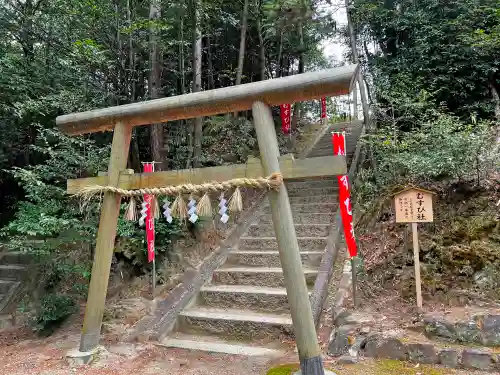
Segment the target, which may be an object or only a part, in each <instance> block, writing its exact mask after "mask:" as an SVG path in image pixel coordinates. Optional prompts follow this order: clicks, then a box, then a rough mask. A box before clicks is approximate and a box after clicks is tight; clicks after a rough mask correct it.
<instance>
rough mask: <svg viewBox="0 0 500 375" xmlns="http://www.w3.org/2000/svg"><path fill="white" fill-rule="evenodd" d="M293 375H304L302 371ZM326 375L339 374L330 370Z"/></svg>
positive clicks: (326, 371)
mask: <svg viewBox="0 0 500 375" xmlns="http://www.w3.org/2000/svg"><path fill="white" fill-rule="evenodd" d="M293 375H302V371H300V370H299V371H297V372H294V373H293ZM325 375H337V373H336V372H333V371H330V370H325Z"/></svg>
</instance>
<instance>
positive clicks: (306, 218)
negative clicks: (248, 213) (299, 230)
mask: <svg viewBox="0 0 500 375" xmlns="http://www.w3.org/2000/svg"><path fill="white" fill-rule="evenodd" d="M335 215H336V214H335V213H319V214H318V213H295V214H294V215H293V221H294V223H295V224H296V225H297V224H329V223H333V222H334V221H335ZM258 220H259V221H258V222H259V224H272V223H273V218H272V216H271V214H264V215H261V216H260V217H259V219H258Z"/></svg>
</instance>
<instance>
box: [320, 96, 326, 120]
mask: <svg viewBox="0 0 500 375" xmlns="http://www.w3.org/2000/svg"><path fill="white" fill-rule="evenodd" d="M321 118H326V98H321Z"/></svg>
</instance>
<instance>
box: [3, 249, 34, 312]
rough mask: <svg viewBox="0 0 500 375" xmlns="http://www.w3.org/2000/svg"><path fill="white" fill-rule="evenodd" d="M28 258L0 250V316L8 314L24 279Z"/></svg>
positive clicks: (23, 254)
mask: <svg viewBox="0 0 500 375" xmlns="http://www.w3.org/2000/svg"><path fill="white" fill-rule="evenodd" d="M28 262H29V257H28V255H27V254H25V253H21V252H12V251H10V252H8V251H2V249H1V248H0V314H3V313H6V312H8V311H7V310H8V307H9V306H10V304H11V302H12V301H13V299H14V298H15V297H16V295H17V293H18V291H19V289H20V288H21V284H22V281H23V280H24V279H25V278H26V275H27V272H28V269H27V267H26V265H27V264H28Z"/></svg>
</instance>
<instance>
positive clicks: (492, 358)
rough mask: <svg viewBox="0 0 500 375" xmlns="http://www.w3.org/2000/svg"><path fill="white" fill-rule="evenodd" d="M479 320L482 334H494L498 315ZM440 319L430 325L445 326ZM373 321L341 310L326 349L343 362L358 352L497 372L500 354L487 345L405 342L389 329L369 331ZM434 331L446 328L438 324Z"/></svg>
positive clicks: (349, 361)
mask: <svg viewBox="0 0 500 375" xmlns="http://www.w3.org/2000/svg"><path fill="white" fill-rule="evenodd" d="M478 319H479V318H478ZM434 321H435V320H434ZM478 321H481V322H483V324H482V325H481V326H480V327H481V330H482V333H483V335H485V336H483V338H484V337H491V335H490V333H492V334H493V336H494V337H496V336H495V335H496V334H497V332H498V331H497V328H499V325H497V323H500V317H499V316H496V315H494V316H489V315H483V316H482V318H481V319H480V320H478ZM439 322H440V324H434V325H433V327H448V326H447V325H446V326H445V325H441V323H443V322H442V321H439ZM373 323H374V322H373V319H372V318H371V317H369V316H366V315H363V314H359V313H349V312H346V311H344V312H342V313H340V314H339V315H338V316H337V317H336V319H335V327H336V328H335V329H334V331H333V332H332V335H331V337H330V343H329V346H328V353H329V354H330V355H332V356H334V357H340V361H341V362H344V363H353V362H357V360H358V357H359V356H361V357H372V358H386V359H395V360H401V361H411V362H415V363H422V364H440V365H443V366H446V367H451V368H464V369H472V370H484V371H494V372H496V373H498V372H500V354H498V353H494V352H493V351H492V350H490V349H488V348H483V349H477V348H465V349H456V348H442V347H440V346H439V345H435V344H432V343H406V342H403V341H401V340H400V339H399V338H397V337H394V336H391V334H390V333H371V332H370V330H371V326H372V325H373ZM448 328H450V327H448ZM437 331H438V332H441V333H444V332H445V331H442V330H441V328H439V329H437ZM450 331H451V330H448V331H446V332H450ZM433 332H436V331H435V330H434V331H433ZM453 332H455V331H453Z"/></svg>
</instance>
